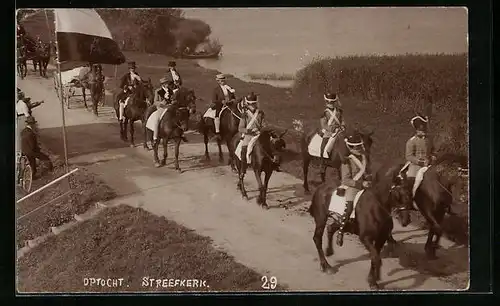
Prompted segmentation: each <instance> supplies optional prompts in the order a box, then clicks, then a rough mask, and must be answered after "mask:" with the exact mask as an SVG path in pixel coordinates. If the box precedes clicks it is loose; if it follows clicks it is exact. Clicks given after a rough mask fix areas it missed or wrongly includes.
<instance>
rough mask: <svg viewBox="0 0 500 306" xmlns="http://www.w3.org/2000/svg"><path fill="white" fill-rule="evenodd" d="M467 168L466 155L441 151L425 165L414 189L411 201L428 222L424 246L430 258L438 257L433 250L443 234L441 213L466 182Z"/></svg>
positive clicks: (446, 209)
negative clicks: (441, 152) (418, 182)
mask: <svg viewBox="0 0 500 306" xmlns="http://www.w3.org/2000/svg"><path fill="white" fill-rule="evenodd" d="M467 167H468V162H467V157H463V156H458V155H454V154H443V155H442V156H440V157H438V158H437V159H436V161H435V162H433V163H432V165H431V166H430V167H429V168H427V170H426V171H425V173H424V174H423V178H422V181H421V183H420V185H419V187H418V188H417V189H416V191H415V194H414V196H413V200H414V202H415V204H416V206H417V208H418V210H419V211H420V213H421V214H422V215H423V216H424V218H425V219H426V220H427V224H428V225H429V232H428V234H427V241H426V243H425V247H424V248H425V253H426V255H427V257H428V258H429V259H437V256H436V249H437V248H438V247H439V240H440V239H441V235H442V233H443V229H442V223H443V220H444V216H445V214H446V213H447V212H449V208H450V207H451V205H452V203H453V202H454V201H455V199H456V198H457V197H456V196H455V194H457V193H458V192H459V191H460V190H463V188H464V186H465V184H467V183H466V181H467V174H465V173H464V170H465V172H466V171H467V170H466V169H468V168H467ZM411 187H413V186H411ZM434 237H435V238H436V239H435V240H434Z"/></svg>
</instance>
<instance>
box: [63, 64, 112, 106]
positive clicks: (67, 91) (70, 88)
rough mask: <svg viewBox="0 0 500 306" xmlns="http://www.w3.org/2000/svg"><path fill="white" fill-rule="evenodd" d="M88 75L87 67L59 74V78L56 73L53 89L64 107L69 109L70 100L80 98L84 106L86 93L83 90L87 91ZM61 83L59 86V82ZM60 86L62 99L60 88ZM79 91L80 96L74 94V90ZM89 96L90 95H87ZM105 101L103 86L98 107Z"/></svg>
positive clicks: (88, 69)
mask: <svg viewBox="0 0 500 306" xmlns="http://www.w3.org/2000/svg"><path fill="white" fill-rule="evenodd" d="M89 73H90V68H89V67H77V68H74V69H72V70H68V71H63V72H61V78H59V75H58V74H57V73H55V74H54V89H55V91H56V94H57V97H58V98H59V99H61V98H62V101H63V103H65V104H66V107H67V108H68V109H69V108H70V98H72V97H77V96H81V97H83V99H84V102H85V105H86V101H85V99H86V92H85V90H87V89H89V86H88V84H87V83H86V82H87V75H88V74H89ZM60 81H61V82H62V84H60V83H59V82H60ZM61 86H62V97H60V95H61V90H60V87H61ZM77 89H80V90H81V91H82V93H81V94H76V90H77ZM89 91H90V89H89ZM89 96H90V95H89ZM104 99H105V90H104V86H102V93H101V97H100V99H99V106H103V105H104Z"/></svg>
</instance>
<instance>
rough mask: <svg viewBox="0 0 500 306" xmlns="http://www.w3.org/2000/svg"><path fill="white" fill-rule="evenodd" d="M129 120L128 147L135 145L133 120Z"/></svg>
mask: <svg viewBox="0 0 500 306" xmlns="http://www.w3.org/2000/svg"><path fill="white" fill-rule="evenodd" d="M96 107H97V106H96ZM129 122H130V147H131V148H133V147H135V143H134V133H135V129H134V120H132V119H130V121H129Z"/></svg>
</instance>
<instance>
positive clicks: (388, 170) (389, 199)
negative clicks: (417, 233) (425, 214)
mask: <svg viewBox="0 0 500 306" xmlns="http://www.w3.org/2000/svg"><path fill="white" fill-rule="evenodd" d="M402 167H403V164H397V165H386V166H383V167H381V168H380V169H379V171H377V173H376V174H375V178H374V182H375V184H374V185H373V186H374V189H375V192H376V194H377V195H378V199H379V200H380V201H381V202H382V205H384V204H387V208H389V209H390V210H391V211H392V213H394V214H395V216H396V219H398V221H399V223H401V225H402V226H403V227H404V226H407V225H408V224H410V222H411V217H410V211H411V210H413V197H412V194H411V190H410V188H408V182H407V178H406V177H405V176H403V175H401V173H400V170H401V168H402Z"/></svg>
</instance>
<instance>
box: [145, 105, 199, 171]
mask: <svg viewBox="0 0 500 306" xmlns="http://www.w3.org/2000/svg"><path fill="white" fill-rule="evenodd" d="M154 110H155V109H154V108H148V110H147V111H146V114H145V118H146V120H145V121H147V118H149V116H151V114H152V113H153V112H154ZM190 112H192V109H190V108H189V107H186V106H181V105H180V104H179V103H173V104H171V105H169V106H168V109H167V111H166V113H165V115H164V116H163V117H162V118H161V120H160V123H159V127H158V139H161V140H162V144H163V159H162V161H161V163H160V161H159V158H158V147H159V141H158V142H154V144H153V158H154V161H155V167H160V166H164V165H165V164H166V162H167V156H168V152H167V151H168V148H167V144H168V141H169V140H170V139H172V140H174V143H175V161H174V165H175V170H177V171H178V172H181V168H180V167H179V146H180V143H181V140H185V138H184V132H185V131H187V129H188V121H189V114H190ZM152 136H153V135H152V132H151V131H149V130H148V129H146V139H145V140H144V142H146V141H147V140H150V141H151V142H153V139H152V138H153V137H152Z"/></svg>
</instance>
